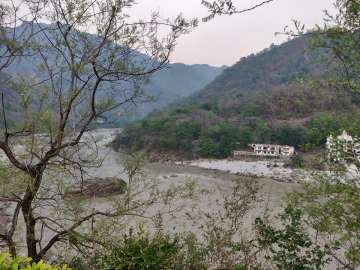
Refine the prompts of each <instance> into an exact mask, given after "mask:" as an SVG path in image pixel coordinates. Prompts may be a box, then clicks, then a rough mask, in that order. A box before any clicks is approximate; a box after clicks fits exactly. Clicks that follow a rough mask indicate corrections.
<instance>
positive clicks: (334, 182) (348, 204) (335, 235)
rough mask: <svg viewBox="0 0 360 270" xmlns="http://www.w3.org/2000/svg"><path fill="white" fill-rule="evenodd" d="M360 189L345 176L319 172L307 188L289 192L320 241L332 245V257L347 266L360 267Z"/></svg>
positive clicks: (351, 267)
mask: <svg viewBox="0 0 360 270" xmlns="http://www.w3.org/2000/svg"><path fill="white" fill-rule="evenodd" d="M359 198H360V188H359V187H358V185H357V183H356V181H355V182H352V181H351V180H348V181H347V180H346V179H344V177H343V176H342V175H339V176H337V177H335V176H333V177H331V178H329V177H328V176H326V175H319V176H318V177H317V181H315V182H314V183H307V184H305V185H304V191H302V192H296V193H292V194H290V195H289V199H288V200H289V202H290V204H291V205H293V206H296V207H299V208H300V209H302V212H303V214H304V219H305V220H306V222H307V224H308V226H309V227H310V228H312V229H313V230H315V232H316V234H317V237H318V239H319V243H321V244H322V245H323V246H327V247H328V248H329V255H330V256H331V257H332V259H333V260H334V261H335V262H336V263H338V264H340V265H341V266H342V267H344V268H345V269H358V268H359V267H360V238H359V237H358V235H359V233H360V224H359V220H360V211H359V207H360V201H359Z"/></svg>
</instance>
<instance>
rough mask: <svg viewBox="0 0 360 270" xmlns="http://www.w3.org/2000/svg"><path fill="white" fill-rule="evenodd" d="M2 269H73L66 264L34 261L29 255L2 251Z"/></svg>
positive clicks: (0, 259)
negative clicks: (58, 264)
mask: <svg viewBox="0 0 360 270" xmlns="http://www.w3.org/2000/svg"><path fill="white" fill-rule="evenodd" d="M0 269H1V270H71V269H70V268H68V267H67V266H66V265H63V266H51V265H49V264H46V263H44V262H43V261H40V262H38V263H36V262H33V261H32V259H31V258H27V257H12V256H11V255H10V254H8V253H0Z"/></svg>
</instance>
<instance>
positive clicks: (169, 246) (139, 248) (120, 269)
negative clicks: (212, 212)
mask: <svg viewBox="0 0 360 270" xmlns="http://www.w3.org/2000/svg"><path fill="white" fill-rule="evenodd" d="M204 255H205V253H204V251H203V250H202V248H201V247H200V245H199V244H198V242H197V240H196V239H195V237H185V238H181V237H179V236H170V235H169V234H164V233H157V234H156V235H155V236H150V235H149V234H148V233H146V232H145V231H144V230H143V229H141V230H140V231H139V232H138V233H130V234H128V235H125V236H124V238H123V240H122V241H121V242H118V243H116V244H114V245H113V246H112V247H111V249H110V252H108V253H107V254H106V255H102V256H98V259H97V261H98V262H97V268H98V269H102V270H145V269H146V270H159V269H161V270H167V269H168V270H191V269H194V270H195V269H196V270H202V269H207V268H206V267H205V264H204V262H205V260H204Z"/></svg>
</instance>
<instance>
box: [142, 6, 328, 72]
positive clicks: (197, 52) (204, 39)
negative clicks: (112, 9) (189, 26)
mask: <svg viewBox="0 0 360 270" xmlns="http://www.w3.org/2000/svg"><path fill="white" fill-rule="evenodd" d="M137 2H138V5H137V7H136V10H135V12H136V14H137V15H138V16H141V17H147V15H148V14H149V13H150V11H159V12H160V14H161V15H162V16H164V17H172V16H175V15H176V14H178V13H180V12H182V13H183V14H184V16H185V17H188V18H192V17H199V18H202V17H204V16H205V15H206V14H207V11H206V9H205V8H204V7H203V6H202V5H201V4H200V3H201V0H138V1H137ZM259 2H261V0H234V3H236V4H237V5H238V6H239V7H244V8H245V7H248V6H251V5H254V4H256V3H259ZM332 3H333V0H275V1H274V2H273V3H271V4H268V5H267V6H263V7H261V8H259V9H257V10H255V11H252V12H249V13H246V14H241V15H233V16H221V17H217V18H215V19H214V20H212V21H210V22H207V23H201V24H200V25H199V27H198V28H197V29H195V30H194V32H192V33H190V34H189V35H187V36H184V37H182V38H181V39H180V40H179V43H178V46H177V47H176V49H175V52H174V54H173V56H172V59H171V60H172V62H182V63H186V64H211V65H216V66H221V65H231V64H233V63H235V62H237V61H238V60H239V59H240V58H241V57H243V56H247V55H249V54H251V53H255V52H258V51H260V50H262V49H264V48H266V47H268V46H269V45H270V44H271V43H275V44H278V43H281V42H282V41H284V40H285V39H287V37H285V36H275V32H281V31H282V30H283V29H284V27H285V26H286V25H291V20H292V19H296V20H301V21H302V22H303V23H305V24H306V25H307V26H308V27H309V28H311V26H313V25H315V24H316V23H321V21H322V18H323V10H325V9H327V10H330V11H331V10H333V4H332Z"/></svg>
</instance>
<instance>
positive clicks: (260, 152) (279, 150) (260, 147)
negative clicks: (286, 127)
mask: <svg viewBox="0 0 360 270" xmlns="http://www.w3.org/2000/svg"><path fill="white" fill-rule="evenodd" d="M250 146H251V147H252V148H253V149H254V153H255V155H257V156H268V157H291V156H292V155H294V153H295V148H294V147H292V146H288V145H274V144H251V145H250Z"/></svg>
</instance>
